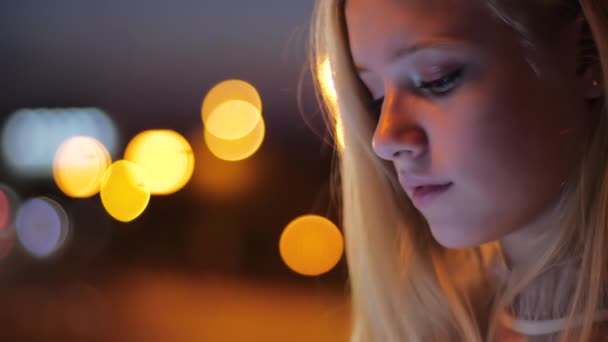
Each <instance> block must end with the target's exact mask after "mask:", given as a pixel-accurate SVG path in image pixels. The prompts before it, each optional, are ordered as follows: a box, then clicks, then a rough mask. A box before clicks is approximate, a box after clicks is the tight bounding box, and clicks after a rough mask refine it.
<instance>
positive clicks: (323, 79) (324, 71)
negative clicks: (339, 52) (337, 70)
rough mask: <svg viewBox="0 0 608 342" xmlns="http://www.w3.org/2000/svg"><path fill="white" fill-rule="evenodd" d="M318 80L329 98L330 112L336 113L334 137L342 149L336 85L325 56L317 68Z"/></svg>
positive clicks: (342, 135) (342, 137) (342, 136)
mask: <svg viewBox="0 0 608 342" xmlns="http://www.w3.org/2000/svg"><path fill="white" fill-rule="evenodd" d="M319 73H320V75H319V80H320V85H321V88H322V91H323V93H324V94H326V95H327V98H328V100H329V103H328V105H329V107H330V109H331V110H332V113H336V116H335V117H334V120H335V122H334V125H335V126H334V127H335V132H334V134H335V139H336V143H337V146H338V148H339V149H341V150H343V149H344V133H343V128H342V120H341V119H340V116H339V115H337V112H338V111H337V107H338V102H337V101H338V96H337V95H336V87H335V85H334V78H333V73H332V69H331V64H330V63H329V59H328V58H325V59H324V60H323V64H322V65H321V70H319Z"/></svg>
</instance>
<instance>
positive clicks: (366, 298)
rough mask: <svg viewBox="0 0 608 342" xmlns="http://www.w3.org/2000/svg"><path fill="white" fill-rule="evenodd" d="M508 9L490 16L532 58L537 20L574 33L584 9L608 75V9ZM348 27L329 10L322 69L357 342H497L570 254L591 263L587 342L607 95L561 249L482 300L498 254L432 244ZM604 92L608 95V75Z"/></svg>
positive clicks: (491, 2)
mask: <svg viewBox="0 0 608 342" xmlns="http://www.w3.org/2000/svg"><path fill="white" fill-rule="evenodd" d="M501 2H502V3H506V2H507V1H500V0H487V4H488V8H489V9H490V12H489V13H493V14H494V15H496V16H497V18H499V19H501V20H503V21H505V22H506V23H507V24H509V25H511V26H512V27H513V28H514V29H515V30H517V31H519V33H521V37H522V41H528V42H529V43H530V44H528V45H529V46H530V47H533V46H534V43H535V40H538V39H542V38H541V36H542V34H541V31H542V29H541V28H534V27H533V26H534V20H535V17H534V14H532V12H534V11H538V13H541V12H542V13H544V14H543V15H546V13H554V14H555V17H556V18H557V19H560V20H558V21H557V22H558V24H559V22H560V21H561V24H562V25H565V24H566V23H567V22H568V21H569V20H570V19H573V18H574V17H575V15H576V14H578V13H580V10H582V13H583V15H584V17H585V18H586V19H587V21H588V23H589V27H590V28H591V31H590V36H591V37H592V38H594V39H591V41H592V42H594V43H595V46H593V49H592V53H591V55H590V56H583V57H595V58H598V57H599V63H600V64H601V67H602V70H608V3H607V2H606V1H605V0H581V1H580V2H581V4H580V10H579V4H578V3H577V2H576V1H575V0H552V1H551V0H545V1H541V0H525V1H522V3H520V4H519V5H518V6H519V12H516V11H509V10H507V9H506V8H503V7H504V6H505V4H501ZM512 3H513V2H510V4H512ZM533 7H534V10H533ZM539 10H540V11H539ZM526 11H527V12H526ZM551 11H552V12H551ZM526 16H527V18H526ZM543 19H544V18H543ZM539 20H540V18H539V17H536V21H539ZM345 25H346V24H345V18H344V0H318V1H317V3H316V6H315V14H314V17H313V24H312V35H311V38H312V42H311V43H312V49H311V51H312V53H311V63H312V68H313V71H314V75H315V76H316V87H317V89H318V94H319V96H320V99H321V103H322V104H323V105H324V107H325V108H324V109H325V110H326V112H327V113H328V116H327V118H328V123H329V124H330V125H331V127H333V130H332V131H334V132H338V135H339V137H337V138H339V139H336V140H338V143H337V145H338V149H337V150H338V152H339V161H340V162H339V172H340V175H341V190H342V192H341V195H342V196H341V200H342V221H343V222H342V224H343V227H344V235H345V241H346V253H347V262H348V268H349V278H350V290H351V298H352V306H351V307H352V326H353V329H352V341H357V342H359V341H361V342H363V341H424V342H428V341H431V342H432V341H441V342H445V341H467V342H469V341H471V342H474V341H484V340H486V339H487V338H488V339H492V338H493V337H494V334H495V330H496V324H497V320H498V319H497V317H498V315H499V313H500V311H501V310H502V309H504V308H506V307H507V306H508V305H510V303H512V301H513V300H514V299H515V297H516V296H517V294H518V293H519V292H520V291H522V290H523V289H524V288H525V287H526V286H527V285H528V284H529V283H530V282H531V281H532V280H534V279H535V278H536V277H537V276H539V275H540V274H542V273H543V272H545V271H546V270H547V269H549V268H550V267H551V265H554V264H555V263H556V262H558V261H559V260H561V259H562V258H564V257H565V256H566V255H576V256H577V257H580V260H581V264H580V273H579V275H578V280H577V285H576V290H575V291H574V295H573V296H572V298H571V300H570V309H569V311H568V316H567V317H568V320H567V322H568V324H567V325H566V329H565V330H564V331H563V333H562V335H561V339H562V340H563V341H573V340H576V341H587V340H588V339H589V338H590V336H591V334H592V329H593V315H594V313H595V312H596V311H597V310H598V308H600V306H601V305H606V304H607V303H606V302H605V301H606V298H608V296H607V294H606V280H607V275H608V270H607V269H606V268H607V265H608V211H607V210H608V164H607V163H608V120H607V119H608V111H607V110H606V107H605V103H604V99H605V97H606V88H604V92H605V93H604V97H603V98H602V99H600V100H599V101H597V102H596V103H595V106H594V108H593V110H592V112H593V113H595V114H596V115H597V117H598V119H597V121H596V123H597V125H596V127H595V128H594V129H593V131H592V132H590V136H589V141H588V144H587V149H586V151H585V154H584V157H583V158H582V160H581V164H580V168H579V169H578V172H577V174H576V175H575V176H576V177H574V179H575V181H574V182H572V184H571V186H570V188H569V193H570V200H569V201H568V202H567V210H566V211H564V216H563V220H562V222H563V225H562V226H561V227H559V229H558V230H557V231H558V234H556V235H557V236H556V238H555V239H554V241H553V242H552V243H551V245H550V246H548V247H547V249H546V251H545V252H544V253H543V255H542V257H541V258H538V259H537V260H535V262H533V263H530V264H529V265H527V266H526V267H525V269H520V270H517V271H516V272H513V273H512V274H511V276H510V279H508V281H507V282H506V285H505V287H504V288H502V289H501V290H500V291H497V293H496V297H493V298H490V299H488V298H485V297H480V296H475V294H476V293H482V291H475V288H476V287H487V286H488V279H487V275H486V273H487V271H486V270H485V268H484V267H485V266H484V264H483V260H482V257H481V255H482V252H483V251H482V248H496V247H497V246H496V245H495V244H487V245H485V246H480V247H477V248H470V249H461V250H450V249H446V248H444V247H442V246H440V245H439V244H438V243H437V242H436V241H435V240H434V239H433V238H432V236H431V234H430V231H429V229H428V227H427V226H426V223H425V220H424V219H423V218H422V217H421V216H420V214H419V213H418V212H417V211H416V210H415V209H414V208H413V207H412V206H411V204H410V202H409V200H408V199H407V197H406V196H405V195H404V193H403V191H402V190H401V189H400V187H399V184H398V182H397V179H396V176H395V173H394V171H393V169H392V167H391V165H389V164H388V163H387V162H386V161H382V160H381V159H379V158H378V157H377V156H376V155H375V153H374V151H373V150H372V147H371V139H372V135H373V132H374V128H375V122H373V119H372V116H371V115H369V105H368V103H367V102H366V101H365V99H366V98H367V97H368V95H367V93H366V92H365V90H364V88H363V86H362V84H361V82H360V80H359V79H358V77H357V76H356V72H355V71H354V67H353V65H352V60H351V56H350V52H349V46H348V42H347V38H346V27H345ZM583 43H584V42H583ZM591 45H593V44H591ZM588 50H589V49H587V50H586V51H588ZM328 65H330V66H331V67H330V68H328ZM332 82H333V84H330V83H332ZM602 84H604V85H605V84H608V76H607V75H606V73H604V74H603V80H602ZM334 91H335V92H334ZM577 178H578V179H577ZM463 272H464V273H463ZM462 274H466V275H467V276H466V277H464V276H462ZM581 314H582V315H583V318H584V319H583V322H584V323H583V324H582V325H580V326H578V327H577V326H576V325H575V324H574V322H575V316H579V315H581Z"/></svg>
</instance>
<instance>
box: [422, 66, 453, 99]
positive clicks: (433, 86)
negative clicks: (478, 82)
mask: <svg viewBox="0 0 608 342" xmlns="http://www.w3.org/2000/svg"><path fill="white" fill-rule="evenodd" d="M463 73H464V68H460V69H457V70H455V71H453V72H451V73H449V74H448V75H446V76H444V77H442V78H439V79H436V80H433V81H430V82H425V81H420V84H418V85H416V87H417V88H418V89H420V90H422V91H423V92H424V93H427V94H430V95H432V96H445V95H447V94H449V93H450V92H451V91H452V90H453V89H454V88H456V85H457V84H458V81H460V79H461V78H462V75H463Z"/></svg>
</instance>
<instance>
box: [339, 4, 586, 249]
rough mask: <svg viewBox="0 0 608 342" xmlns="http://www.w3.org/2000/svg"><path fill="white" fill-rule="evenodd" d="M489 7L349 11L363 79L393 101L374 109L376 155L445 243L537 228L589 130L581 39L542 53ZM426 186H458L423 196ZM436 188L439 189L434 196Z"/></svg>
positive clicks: (569, 38)
mask: <svg viewBox="0 0 608 342" xmlns="http://www.w3.org/2000/svg"><path fill="white" fill-rule="evenodd" d="M482 2H483V1H470V0H450V1H448V0H435V1H427V0H347V1H346V7H345V11H346V12H345V15H346V24H347V28H348V36H349V37H348V38H349V43H350V47H351V54H352V58H353V61H354V63H355V65H356V66H357V68H358V70H360V73H359V75H360V78H361V80H362V81H363V83H364V84H365V86H366V87H367V89H368V90H369V92H370V93H371V96H372V97H373V99H382V98H383V99H384V100H383V101H379V103H381V105H379V106H378V112H377V113H373V115H377V116H376V119H377V127H376V130H375V134H374V137H373V141H372V144H373V147H374V150H375V152H376V153H377V155H378V156H379V157H381V158H383V159H386V160H390V161H392V163H393V164H394V166H395V169H396V171H397V174H398V175H399V180H400V182H401V184H402V186H403V188H404V190H405V191H406V192H407V194H408V196H409V197H410V199H412V202H413V204H414V205H415V206H416V207H417V208H418V210H419V211H420V212H421V213H422V215H424V217H425V218H426V220H427V221H428V223H429V226H430V228H431V231H432V233H433V235H434V237H435V238H436V239H437V241H438V242H439V243H441V244H443V245H444V246H446V247H466V246H473V245H478V244H481V243H484V242H488V241H492V240H497V239H500V238H502V237H504V236H506V235H507V234H509V233H511V232H514V231H516V230H518V229H522V227H528V226H530V225H534V222H535V220H537V219H538V218H539V217H540V216H543V214H544V213H546V212H547V211H548V209H549V208H550V207H552V206H553V205H554V204H555V203H556V202H557V201H558V199H559V195H560V190H561V188H562V184H563V182H565V181H566V180H567V179H568V177H569V176H570V175H571V174H572V172H573V171H574V170H575V168H576V166H577V163H578V161H579V160H580V156H581V152H580V151H581V147H582V141H583V136H584V134H585V133H584V132H585V129H586V119H585V118H586V115H587V113H586V109H585V100H584V95H583V94H582V91H581V90H580V89H581V88H582V86H581V83H582V81H581V80H579V78H578V77H576V72H575V70H576V41H577V40H576V34H573V33H561V35H563V39H557V40H556V41H555V42H554V43H552V45H551V46H543V47H537V49H536V50H535V52H534V54H533V52H531V51H530V50H528V49H524V48H523V47H522V45H521V43H520V38H521V37H520V35H518V34H517V33H515V32H514V31H513V30H512V29H511V28H510V27H508V26H506V25H505V24H504V23H501V22H499V21H498V20H496V19H495V18H494V17H492V16H491V14H490V11H489V10H488V9H486V7H485V5H484V4H483V3H482ZM572 27H573V28H574V27H575V25H574V24H573V26H572ZM564 32H566V31H564ZM567 32H576V30H574V29H572V30H569V31H567ZM556 34H558V33H557V32H556ZM412 46H414V47H415V48H413V49H411V47H412ZM533 66H534V67H533ZM417 181H419V182H418V183H423V184H449V185H447V186H443V187H439V188H428V187H427V188H415V185H418V183H417ZM410 186H412V187H413V188H410ZM433 189H434V190H440V191H437V192H433V193H431V195H430V196H425V195H424V192H425V191H426V190H433Z"/></svg>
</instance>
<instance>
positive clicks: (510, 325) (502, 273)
mask: <svg viewBox="0 0 608 342" xmlns="http://www.w3.org/2000/svg"><path fill="white" fill-rule="evenodd" d="M482 253H483V254H484V259H486V260H485V263H486V266H487V267H488V268H489V270H490V272H491V273H492V276H493V277H494V279H495V280H496V281H497V282H502V281H504V280H506V277H507V276H508V274H509V273H510V269H509V267H508V265H507V263H506V260H505V257H504V255H503V254H502V251H501V250H500V249H498V250H496V249H494V248H489V249H486V250H484V248H482ZM603 321H608V309H604V310H599V311H598V312H597V313H596V315H595V318H594V320H593V322H594V323H595V322H603ZM566 322H567V318H566V317H562V318H557V319H549V320H527V319H518V318H515V317H513V316H511V315H509V314H508V313H506V312H505V314H504V315H501V317H500V323H501V325H502V326H504V327H505V328H507V329H509V330H511V331H513V332H515V333H517V334H520V335H523V336H542V335H549V334H556V333H559V332H560V331H562V330H564V329H565V327H566ZM582 323H583V317H582V315H581V316H578V317H577V318H576V319H575V320H574V325H575V326H578V325H581V324H582Z"/></svg>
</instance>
